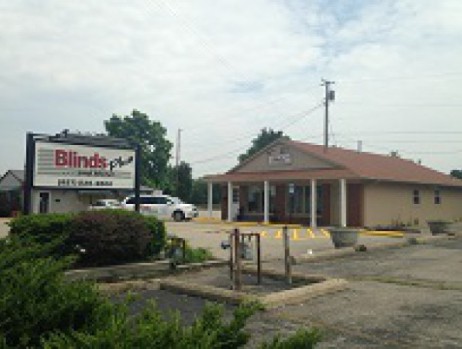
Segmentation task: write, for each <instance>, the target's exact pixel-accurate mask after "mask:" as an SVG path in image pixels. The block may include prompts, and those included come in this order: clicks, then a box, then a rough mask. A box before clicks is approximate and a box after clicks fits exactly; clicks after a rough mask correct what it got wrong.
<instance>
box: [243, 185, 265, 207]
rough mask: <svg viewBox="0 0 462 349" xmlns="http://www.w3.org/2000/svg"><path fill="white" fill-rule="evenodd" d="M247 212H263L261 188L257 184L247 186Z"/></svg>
mask: <svg viewBox="0 0 462 349" xmlns="http://www.w3.org/2000/svg"><path fill="white" fill-rule="evenodd" d="M247 202H248V205H249V213H262V212H263V189H262V188H261V187H259V186H257V185H251V186H249V191H248V195H247Z"/></svg>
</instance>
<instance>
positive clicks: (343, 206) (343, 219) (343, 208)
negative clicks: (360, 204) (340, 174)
mask: <svg viewBox="0 0 462 349" xmlns="http://www.w3.org/2000/svg"><path fill="white" fill-rule="evenodd" d="M340 226H341V227H346V226H347V186H346V179H341V180H340Z"/></svg>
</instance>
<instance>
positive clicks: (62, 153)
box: [32, 140, 135, 189]
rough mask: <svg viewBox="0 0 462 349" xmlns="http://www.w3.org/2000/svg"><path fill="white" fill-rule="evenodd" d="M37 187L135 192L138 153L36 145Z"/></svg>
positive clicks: (46, 143) (46, 144) (70, 146)
mask: <svg viewBox="0 0 462 349" xmlns="http://www.w3.org/2000/svg"><path fill="white" fill-rule="evenodd" d="M32 183H33V186H34V187H53V188H55V187H56V188H79V189H133V188H134V186H135V150H132V149H118V148H106V147H98V146H93V145H74V144H68V143H61V142H59V143H57V142H56V143H55V142H49V141H42V140H37V141H36V142H35V154H34V169H33V182H32Z"/></svg>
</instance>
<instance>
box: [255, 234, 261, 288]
mask: <svg viewBox="0 0 462 349" xmlns="http://www.w3.org/2000/svg"><path fill="white" fill-rule="evenodd" d="M256 237H257V283H258V284H259V285H260V284H261V250H260V234H259V233H258V234H256Z"/></svg>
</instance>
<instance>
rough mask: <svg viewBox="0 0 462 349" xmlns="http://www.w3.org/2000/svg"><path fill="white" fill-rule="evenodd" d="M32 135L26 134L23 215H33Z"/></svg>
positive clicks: (33, 149)
mask: <svg viewBox="0 0 462 349" xmlns="http://www.w3.org/2000/svg"><path fill="white" fill-rule="evenodd" d="M34 145H35V144H34V134H33V133H30V132H28V133H27V136H26V168H25V172H26V173H25V181H24V197H23V200H24V201H23V206H24V207H23V208H22V209H23V213H24V214H25V215H27V214H31V213H33V212H32V211H33V210H32V186H33V176H34V157H35V154H34V153H35V146H34Z"/></svg>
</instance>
